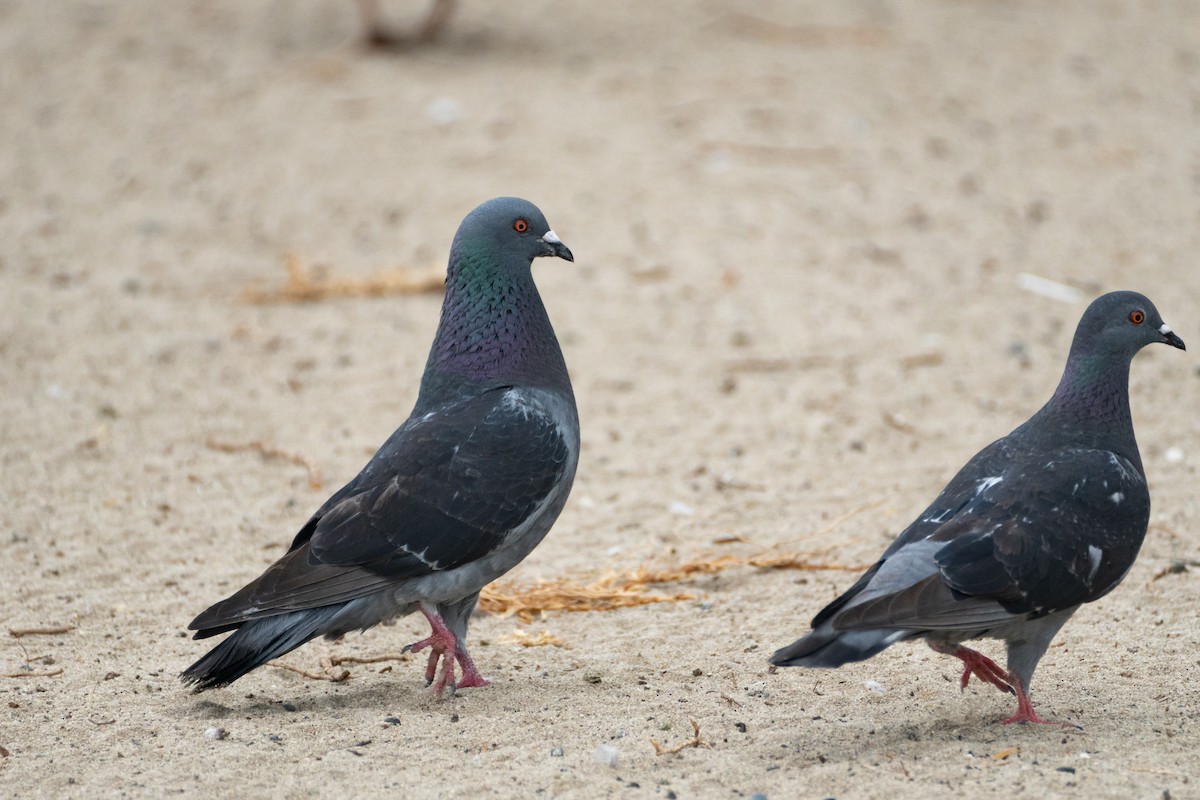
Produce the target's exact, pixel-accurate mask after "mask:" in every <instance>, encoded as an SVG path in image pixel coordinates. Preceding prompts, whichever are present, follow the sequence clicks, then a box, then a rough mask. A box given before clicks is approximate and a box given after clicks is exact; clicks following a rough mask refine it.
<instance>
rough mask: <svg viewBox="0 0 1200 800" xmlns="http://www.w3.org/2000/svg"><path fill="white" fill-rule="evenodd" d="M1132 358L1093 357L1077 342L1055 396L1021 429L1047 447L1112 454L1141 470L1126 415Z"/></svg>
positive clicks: (1094, 353)
mask: <svg viewBox="0 0 1200 800" xmlns="http://www.w3.org/2000/svg"><path fill="white" fill-rule="evenodd" d="M1132 358H1133V356H1132V354H1123V353H1113V352H1106V351H1097V350H1095V349H1094V348H1092V347H1089V346H1088V345H1087V344H1085V343H1082V342H1080V341H1079V340H1078V339H1077V340H1076V341H1075V342H1074V343H1073V345H1072V347H1071V355H1070V357H1069V358H1068V359H1067V366H1066V368H1065V369H1064V370H1063V375H1062V379H1061V380H1060V381H1059V383H1058V388H1057V389H1055V390H1054V395H1053V396H1052V397H1051V398H1050V401H1049V402H1048V403H1046V405H1045V406H1043V407H1042V409H1041V410H1040V411H1039V412H1038V413H1037V414H1035V415H1034V416H1033V417H1032V418H1031V419H1030V420H1029V422H1027V423H1026V424H1025V426H1023V427H1026V428H1033V429H1037V430H1038V434H1039V439H1040V440H1041V441H1043V442H1046V443H1050V442H1054V441H1056V440H1059V441H1061V443H1062V444H1064V445H1073V446H1079V447H1097V448H1103V449H1106V450H1112V451H1114V452H1117V453H1119V454H1120V455H1122V456H1124V457H1126V458H1128V459H1129V460H1130V461H1132V462H1133V463H1134V464H1135V465H1137V466H1138V468H1139V469H1141V463H1142V462H1141V457H1140V455H1139V454H1138V448H1137V440H1136V439H1135V438H1134V434H1133V418H1132V417H1131V416H1130V413H1129V365H1130V362H1131V361H1132Z"/></svg>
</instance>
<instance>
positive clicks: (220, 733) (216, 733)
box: [204, 728, 229, 742]
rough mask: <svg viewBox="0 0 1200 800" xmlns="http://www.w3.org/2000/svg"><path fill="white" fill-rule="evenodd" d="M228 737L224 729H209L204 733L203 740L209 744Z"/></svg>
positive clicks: (227, 732)
mask: <svg viewBox="0 0 1200 800" xmlns="http://www.w3.org/2000/svg"><path fill="white" fill-rule="evenodd" d="M228 735H229V731H227V730H225V729H224V728H209V729H207V730H206V731H204V738H205V739H208V740H209V741H211V742H217V741H220V740H221V739H224V738H225V737H226V736H228Z"/></svg>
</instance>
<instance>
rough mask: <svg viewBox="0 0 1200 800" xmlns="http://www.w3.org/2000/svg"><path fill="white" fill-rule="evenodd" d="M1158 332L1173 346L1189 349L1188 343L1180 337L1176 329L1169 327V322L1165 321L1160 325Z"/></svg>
mask: <svg viewBox="0 0 1200 800" xmlns="http://www.w3.org/2000/svg"><path fill="white" fill-rule="evenodd" d="M1158 332H1159V333H1161V334H1162V337H1163V341H1164V342H1166V343H1167V344H1169V345H1171V347H1178V348H1179V349H1180V350H1187V345H1185V344H1184V343H1183V339H1180V338H1179V336H1178V334H1176V333H1175V331H1173V330H1171V329H1170V328H1169V327H1167V323H1165V322H1164V323H1163V324H1162V325H1159V326H1158Z"/></svg>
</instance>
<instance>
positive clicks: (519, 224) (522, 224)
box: [513, 219, 529, 233]
mask: <svg viewBox="0 0 1200 800" xmlns="http://www.w3.org/2000/svg"><path fill="white" fill-rule="evenodd" d="M513 230H514V231H516V232H517V233H524V232H525V231H527V230H529V223H528V222H526V221H525V220H523V219H518V220H517V221H516V222H514V223H513Z"/></svg>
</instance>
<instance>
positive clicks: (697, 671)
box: [692, 667, 704, 678]
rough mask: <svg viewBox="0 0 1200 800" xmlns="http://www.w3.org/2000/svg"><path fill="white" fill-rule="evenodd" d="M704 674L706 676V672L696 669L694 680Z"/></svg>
mask: <svg viewBox="0 0 1200 800" xmlns="http://www.w3.org/2000/svg"><path fill="white" fill-rule="evenodd" d="M703 674H704V670H702V669H700V668H699V667H696V668H695V669H694V670H692V677H693V678H699V677H700V676H701V675H703Z"/></svg>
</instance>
